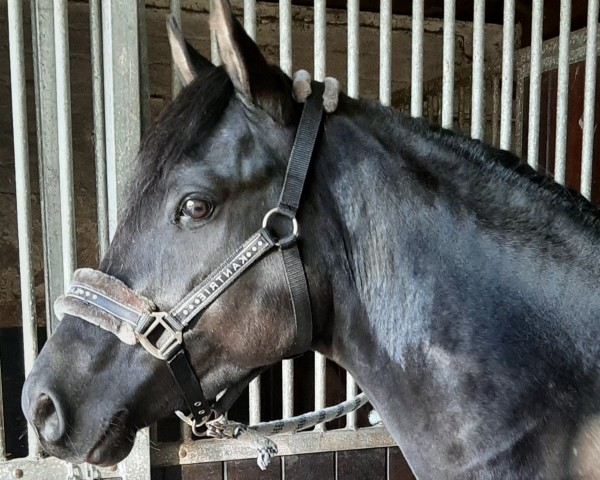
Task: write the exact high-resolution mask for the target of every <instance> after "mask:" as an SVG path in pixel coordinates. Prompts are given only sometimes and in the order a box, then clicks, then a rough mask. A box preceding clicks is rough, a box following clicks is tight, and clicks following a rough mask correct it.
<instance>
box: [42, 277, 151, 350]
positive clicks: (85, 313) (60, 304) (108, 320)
mask: <svg viewBox="0 0 600 480" xmlns="http://www.w3.org/2000/svg"><path fill="white" fill-rule="evenodd" d="M78 286H79V287H88V288H91V289H93V290H95V291H96V292H98V293H101V294H102V295H105V296H107V297H110V298H112V299H113V300H115V301H117V302H119V303H120V304H122V305H124V306H126V307H129V308H131V309H134V310H136V311H138V312H140V314H141V313H150V312H153V311H154V310H155V309H156V308H155V305H154V303H153V302H152V301H151V300H149V299H147V298H146V297H144V296H142V295H139V294H137V293H136V292H134V291H133V290H132V289H130V288H129V287H128V286H127V285H125V284H124V283H123V282H121V281H120V280H118V279H116V278H115V277H112V276H110V275H107V274H106V273H103V272H100V271H98V270H93V269H91V268H81V269H79V270H76V271H75V273H74V274H73V280H72V281H71V287H70V289H69V290H71V289H73V288H77V287H78ZM54 312H55V313H56V316H57V317H58V318H59V319H61V320H62V318H63V317H64V316H65V315H72V316H75V317H79V318H82V319H83V320H86V321H88V322H90V323H92V324H94V325H97V326H99V327H100V328H103V329H104V330H107V331H109V332H111V333H114V334H115V335H116V336H117V337H119V339H120V340H121V341H122V342H125V343H127V344H129V345H134V344H135V343H136V342H137V337H136V335H135V328H134V326H133V325H131V324H129V323H127V322H123V321H121V320H119V319H117V318H116V317H114V316H113V315H111V314H110V313H108V312H106V311H104V310H103V309H101V308H99V307H97V306H96V305H94V304H92V303H89V302H87V301H85V300H84V299H81V298H78V297H76V296H72V295H69V294H68V293H67V294H66V295H63V296H61V297H59V298H57V299H56V301H55V302H54Z"/></svg>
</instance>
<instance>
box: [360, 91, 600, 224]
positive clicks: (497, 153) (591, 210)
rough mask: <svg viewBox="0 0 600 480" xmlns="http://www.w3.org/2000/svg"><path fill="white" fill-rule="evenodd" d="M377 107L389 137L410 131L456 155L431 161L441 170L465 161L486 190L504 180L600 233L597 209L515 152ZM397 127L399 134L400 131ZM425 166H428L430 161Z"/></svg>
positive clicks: (415, 135)
mask: <svg viewBox="0 0 600 480" xmlns="http://www.w3.org/2000/svg"><path fill="white" fill-rule="evenodd" d="M361 103H362V102H361ZM367 108H368V107H367ZM375 108H376V109H378V110H379V111H380V112H381V113H383V115H384V116H385V117H387V118H388V120H389V122H387V123H388V125H390V128H391V129H392V130H390V131H388V134H391V135H395V136H396V138H406V135H405V134H406V130H408V131H410V132H411V133H412V134H413V136H414V137H416V138H420V139H423V141H425V142H427V143H428V144H430V145H432V144H435V145H437V146H438V147H439V149H440V150H446V153H450V152H451V153H453V154H454V155H447V154H446V155H442V154H440V155H439V156H438V157H439V158H436V159H433V160H432V161H434V162H439V163H440V165H439V166H438V168H444V165H443V164H444V162H448V161H449V162H456V161H460V162H461V163H462V164H463V165H464V162H468V164H469V165H468V167H467V168H469V169H470V171H471V172H472V171H473V168H474V169H475V171H476V172H479V173H480V174H481V175H482V176H484V177H485V178H488V179H490V182H489V183H488V184H487V186H484V190H485V189H486V188H485V187H487V188H489V189H490V190H491V189H493V188H495V189H496V190H497V185H496V184H493V183H492V180H493V179H500V180H504V183H505V185H507V184H508V185H513V186H514V188H518V189H520V191H522V192H525V193H526V194H527V195H528V196H529V197H530V198H531V200H536V199H537V200H539V201H541V202H542V203H543V204H544V205H552V206H555V207H556V208H560V209H562V210H564V211H566V212H567V214H569V216H571V217H572V218H576V219H579V220H580V221H581V222H582V223H583V224H584V225H586V226H589V227H592V228H593V229H594V230H595V231H596V232H597V233H599V234H600V210H599V209H598V208H596V207H595V206H594V205H593V204H592V203H591V202H590V201H589V200H587V199H586V198H585V197H584V196H583V195H581V194H580V193H579V192H577V191H576V190H573V189H570V188H567V187H564V186H562V185H560V184H559V183H557V182H555V181H554V179H553V178H552V176H551V175H549V174H545V173H539V172H537V171H535V170H534V169H533V168H532V167H530V166H529V165H528V164H527V163H526V162H525V161H524V160H522V159H521V158H519V157H518V156H516V155H514V154H513V153H511V152H508V151H506V150H500V149H498V148H495V147H492V146H490V145H487V144H485V143H482V142H481V141H478V140H473V139H471V138H469V137H466V136H464V135H462V134H460V133H456V132H454V131H451V130H447V129H444V128H441V127H439V126H436V125H432V124H431V123H429V121H428V120H427V119H415V118H412V117H409V116H407V115H405V114H403V113H400V112H398V111H397V110H394V109H391V108H389V107H381V106H376V107H375ZM390 117H393V118H390ZM378 125H381V123H378ZM398 128H399V129H400V132H398V131H397V130H398ZM414 137H413V138H414ZM413 148H414V147H413ZM448 150H449V151H450V152H448ZM428 160H429V159H428ZM424 163H425V166H427V164H428V161H426V162H424ZM488 193H489V192H488ZM510 193H511V192H506V195H507V196H508V195H510ZM485 194H486V192H485V191H484V192H482V195H485Z"/></svg>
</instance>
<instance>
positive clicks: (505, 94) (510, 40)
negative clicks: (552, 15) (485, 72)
mask: <svg viewBox="0 0 600 480" xmlns="http://www.w3.org/2000/svg"><path fill="white" fill-rule="evenodd" d="M514 56H515V0H504V28H503V30H502V92H501V100H500V102H501V104H502V106H501V107H500V148H502V149H504V150H510V147H511V144H512V115H513V111H512V99H513V73H514Z"/></svg>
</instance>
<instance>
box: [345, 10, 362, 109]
mask: <svg viewBox="0 0 600 480" xmlns="http://www.w3.org/2000/svg"><path fill="white" fill-rule="evenodd" d="M359 14H360V0H348V95H349V96H350V97H352V98H358V95H359V89H360V80H359V61H360V60H359V59H360V57H359V53H360V23H359Z"/></svg>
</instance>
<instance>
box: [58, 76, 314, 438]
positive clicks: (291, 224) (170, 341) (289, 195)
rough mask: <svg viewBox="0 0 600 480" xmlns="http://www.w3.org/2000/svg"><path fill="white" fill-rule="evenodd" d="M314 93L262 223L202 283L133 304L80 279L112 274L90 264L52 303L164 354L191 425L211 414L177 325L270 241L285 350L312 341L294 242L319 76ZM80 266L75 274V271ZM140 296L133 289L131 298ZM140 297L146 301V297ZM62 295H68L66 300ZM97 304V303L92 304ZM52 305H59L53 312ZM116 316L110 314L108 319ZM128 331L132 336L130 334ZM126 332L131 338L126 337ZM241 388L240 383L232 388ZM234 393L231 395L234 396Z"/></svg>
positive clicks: (214, 296)
mask: <svg viewBox="0 0 600 480" xmlns="http://www.w3.org/2000/svg"><path fill="white" fill-rule="evenodd" d="M312 88H313V93H312V95H311V96H310V97H309V98H308V100H307V102H306V104H305V105H304V108H303V110H302V116H301V118H300V123H299V125H298V130H297V132H296V138H295V140H294V145H293V147H292V152H291V154H290V159H289V162H288V167H287V171H286V174H285V179H284V184H283V188H282V190H281V195H280V197H279V204H278V205H277V207H275V208H273V209H272V210H270V211H269V212H267V214H266V215H265V217H264V219H263V223H262V227H261V228H260V229H259V230H258V231H257V232H256V233H255V234H254V235H252V236H251V237H250V238H248V240H246V241H245V242H244V244H243V245H242V246H241V247H239V248H238V249H237V250H236V251H235V252H234V253H232V254H231V255H230V256H229V258H227V259H226V260H225V261H224V262H223V263H222V264H221V265H220V266H219V267H218V268H217V269H216V270H214V271H213V272H212V273H211V274H210V275H209V276H208V277H206V278H205V279H204V280H203V281H202V283H200V284H199V285H198V286H197V287H195V288H194V289H193V290H192V291H191V292H189V293H188V294H187V295H186V296H185V297H184V298H183V299H182V300H181V301H180V302H179V303H178V304H177V305H175V306H174V307H173V308H172V309H171V310H169V311H168V312H164V311H156V310H155V309H153V308H152V307H148V308H146V307H140V306H139V305H140V304H141V305H146V304H144V303H142V301H140V302H138V303H136V306H135V307H134V306H132V305H131V304H127V303H126V302H123V301H122V300H121V299H119V298H114V297H115V295H114V294H112V295H111V293H109V292H108V290H106V289H102V288H98V285H97V284H95V283H96V282H94V281H92V280H86V278H92V277H86V276H85V275H86V272H87V274H88V275H89V272H92V274H93V275H95V277H94V278H99V277H98V276H102V281H103V282H105V283H106V282H107V281H113V282H118V280H117V279H114V278H113V277H110V276H109V275H106V274H104V273H102V272H98V271H91V270H89V269H85V270H86V271H85V272H84V271H83V270H81V271H77V272H75V275H74V280H73V282H72V283H71V286H70V289H69V291H68V293H67V294H66V295H65V296H64V297H61V298H60V299H59V300H58V301H57V304H58V303H60V304H61V305H67V307H64V306H62V308H61V309H59V308H57V311H58V310H61V313H62V314H64V313H71V314H72V313H73V310H74V308H73V307H71V308H69V307H68V305H74V303H73V302H79V303H83V304H84V305H86V306H89V307H91V308H93V309H95V311H96V313H98V314H99V316H100V317H102V316H104V317H106V315H108V316H109V317H110V321H109V322H108V321H104V322H102V321H98V318H94V319H91V318H89V317H88V318H86V317H85V316H83V317H81V318H84V319H86V320H88V321H91V322H92V323H95V324H97V325H99V326H101V327H102V328H105V329H107V330H109V331H111V332H113V333H115V334H117V335H118V336H119V338H120V339H121V340H123V341H125V342H126V343H132V342H131V341H128V340H127V339H124V337H123V330H127V329H129V331H130V332H132V333H134V335H135V339H134V340H133V342H135V340H137V341H139V343H140V344H141V345H142V346H143V347H144V348H145V349H146V351H148V352H149V353H150V354H152V355H153V356H155V357H156V358H159V359H161V360H164V361H165V362H166V363H167V365H168V366H169V368H170V370H171V373H172V374H173V377H174V378H175V380H176V382H177V384H178V385H179V388H180V389H181V392H182V394H183V397H184V398H185V401H186V404H187V406H188V408H189V410H190V412H191V416H192V418H193V423H194V426H195V427H198V426H200V425H202V424H204V423H205V422H206V421H207V419H208V418H209V417H210V414H211V412H212V407H211V405H210V404H209V402H208V401H207V400H206V397H205V396H204V392H203V391H202V387H201V385H200V382H199V381H198V379H197V378H196V375H195V374H194V371H193V369H192V366H191V365H190V362H189V360H188V357H187V355H186V353H185V350H184V346H183V331H184V330H185V329H186V328H187V327H188V326H189V324H190V322H192V320H193V319H195V318H197V316H198V315H200V314H201V313H202V312H204V311H205V310H206V309H207V308H208V307H209V305H210V304H211V303H212V302H214V301H215V299H217V298H218V297H219V295H221V294H222V293H223V292H224V291H225V290H226V289H227V288H228V287H229V286H230V285H231V284H232V283H233V282H235V281H236V280H237V279H238V278H239V277H240V276H241V275H242V274H243V273H244V272H245V271H246V270H248V269H249V268H250V267H251V266H252V265H253V264H254V263H256V262H257V261H258V260H260V259H261V258H263V257H264V256H265V255H266V254H267V253H269V252H270V251H271V250H273V249H274V248H277V249H278V250H279V251H280V252H281V255H282V258H283V265H284V271H285V277H286V280H287V285H288V289H289V293H290V297H291V300H292V306H293V311H294V319H295V324H296V336H295V341H294V345H293V347H292V349H291V351H290V352H289V355H290V356H294V355H298V354H301V353H304V352H305V351H306V350H308V349H309V348H310V344H311V341H312V317H311V307H310V298H309V294H308V285H307V283H306V276H305V273H304V267H303V265H302V260H301V258H300V252H299V250H298V245H297V239H298V234H299V232H298V222H297V220H296V212H297V210H298V207H299V205H300V197H301V196H302V190H303V188H304V182H305V179H306V174H307V172H308V167H309V165H310V160H311V157H312V153H313V149H314V146H315V144H316V140H317V135H318V132H319V128H320V125H321V120H322V117H323V104H322V90H323V86H322V84H318V83H313V85H312ZM79 272H81V274H80V275H78V273H79ZM118 288H119V289H120V290H121V291H126V292H127V295H137V294H135V293H134V292H132V291H131V290H130V289H129V288H128V287H126V286H125V285H123V284H122V283H120V282H119V285H118ZM140 298H142V297H139V296H137V297H136V299H140ZM143 301H145V302H147V304H150V302H148V301H147V300H145V299H143ZM68 302H71V303H70V304H69V303H68ZM98 309H99V311H98ZM57 313H58V312H57ZM113 319H114V320H117V322H114V320H113ZM130 337H133V335H131V336H130ZM130 337H129V338H130ZM259 372H260V369H258V370H256V371H255V372H253V373H252V375H251V376H250V377H249V378H247V379H246V380H245V382H246V383H247V382H249V381H250V380H251V379H252V378H253V377H254V376H256V375H257V374H258V373H259ZM234 390H235V391H236V393H235V395H236V397H237V395H239V390H240V389H234ZM233 400H235V399H229V403H232V402H233Z"/></svg>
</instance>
